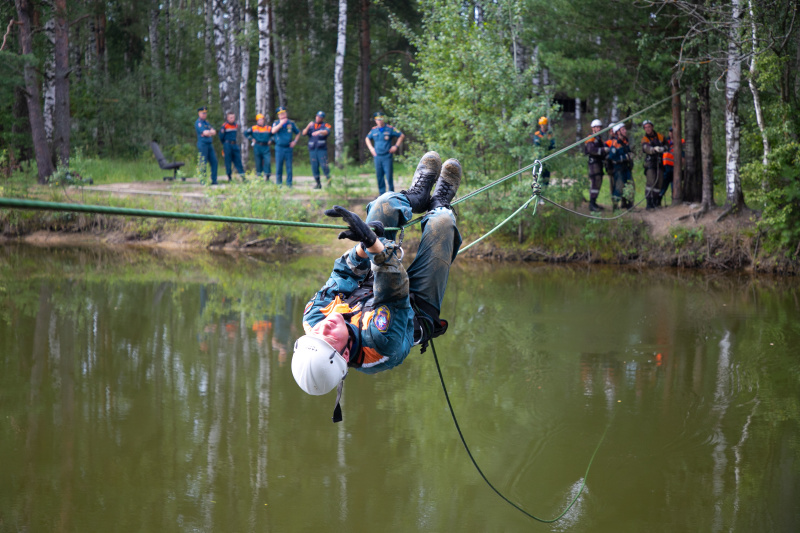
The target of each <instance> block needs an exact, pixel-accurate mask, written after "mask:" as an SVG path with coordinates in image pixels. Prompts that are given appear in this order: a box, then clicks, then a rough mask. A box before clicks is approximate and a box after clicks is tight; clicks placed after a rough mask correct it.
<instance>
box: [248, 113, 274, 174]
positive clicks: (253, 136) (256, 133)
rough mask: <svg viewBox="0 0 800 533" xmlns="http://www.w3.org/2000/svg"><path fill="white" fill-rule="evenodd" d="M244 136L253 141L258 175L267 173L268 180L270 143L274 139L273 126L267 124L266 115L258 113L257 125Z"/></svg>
mask: <svg viewBox="0 0 800 533" xmlns="http://www.w3.org/2000/svg"><path fill="white" fill-rule="evenodd" d="M244 136H245V137H247V138H248V139H250V140H251V141H252V142H253V155H254V156H255V158H256V176H259V177H260V176H261V175H262V174H263V173H266V175H267V178H266V181H267V182H269V177H270V170H271V169H270V157H269V143H270V141H271V140H272V127H271V126H267V125H266V120H265V119H264V115H262V114H261V113H259V114H257V115H256V125H255V126H253V127H252V128H247V129H246V130H245V131H244Z"/></svg>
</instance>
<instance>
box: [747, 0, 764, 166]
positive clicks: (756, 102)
mask: <svg viewBox="0 0 800 533" xmlns="http://www.w3.org/2000/svg"><path fill="white" fill-rule="evenodd" d="M748 7H749V8H750V36H751V37H750V38H751V46H752V53H751V56H750V75H749V76H748V78H747V82H748V84H749V85H750V92H751V93H753V107H755V111H756V122H758V129H759V130H760V131H761V143H762V144H763V146H764V155H763V157H762V158H761V164H762V165H764V167H766V166H767V159H768V157H769V139H768V138H767V132H766V125H765V124H764V113H763V112H762V110H761V97H760V96H759V94H758V87H757V86H756V79H758V70H757V69H756V57H757V53H758V38H757V36H756V19H755V14H754V13H753V0H748Z"/></svg>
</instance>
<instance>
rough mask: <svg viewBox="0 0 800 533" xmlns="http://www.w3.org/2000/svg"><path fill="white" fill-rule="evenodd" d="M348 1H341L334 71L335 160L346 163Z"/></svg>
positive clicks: (340, 163)
mask: <svg viewBox="0 0 800 533" xmlns="http://www.w3.org/2000/svg"><path fill="white" fill-rule="evenodd" d="M346 33H347V0H339V24H338V28H337V38H336V60H335V63H334V71H333V134H334V138H335V144H334V158H335V160H336V163H337V164H338V165H339V166H340V167H341V166H342V163H343V162H344V52H345V45H346V43H347V39H346V37H347V35H346Z"/></svg>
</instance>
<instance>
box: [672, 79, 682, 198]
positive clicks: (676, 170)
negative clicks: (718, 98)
mask: <svg viewBox="0 0 800 533" xmlns="http://www.w3.org/2000/svg"><path fill="white" fill-rule="evenodd" d="M681 129H682V128H681V93H680V91H679V90H678V80H677V79H675V78H672V140H673V143H674V146H675V149H674V150H673V151H672V155H673V157H674V161H675V166H674V167H673V170H672V205H680V204H682V203H683V188H682V178H683V155H682V152H683V147H682V146H681V139H682V138H683V132H682V131H681Z"/></svg>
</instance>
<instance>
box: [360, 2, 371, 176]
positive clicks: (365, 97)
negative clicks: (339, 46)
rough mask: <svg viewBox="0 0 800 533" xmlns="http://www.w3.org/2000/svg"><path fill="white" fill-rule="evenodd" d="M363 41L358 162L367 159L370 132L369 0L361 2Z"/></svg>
mask: <svg viewBox="0 0 800 533" xmlns="http://www.w3.org/2000/svg"><path fill="white" fill-rule="evenodd" d="M360 12H361V39H360V40H359V42H360V56H359V57H360V64H359V74H360V76H361V87H360V91H359V98H360V101H361V109H360V111H361V120H360V125H361V127H360V128H359V131H358V160H359V161H362V162H363V161H364V158H365V157H366V149H367V145H366V141H365V139H366V137H367V133H369V130H370V109H369V107H370V75H369V65H370V38H369V0H361V2H360Z"/></svg>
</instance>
